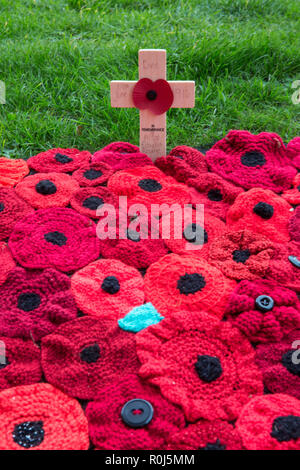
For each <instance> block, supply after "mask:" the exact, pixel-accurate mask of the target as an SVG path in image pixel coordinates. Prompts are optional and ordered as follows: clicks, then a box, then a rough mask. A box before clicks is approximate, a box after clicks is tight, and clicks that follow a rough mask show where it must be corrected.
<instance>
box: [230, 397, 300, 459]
mask: <svg viewBox="0 0 300 470" xmlns="http://www.w3.org/2000/svg"><path fill="white" fill-rule="evenodd" d="M236 428H237V430H238V432H239V433H240V435H241V437H242V441H243V445H244V447H245V448H246V449H248V450H300V401H299V400H297V399H296V398H294V397H290V396H289V395H284V394H283V393H277V394H275V395H264V396H260V397H254V398H253V399H252V400H251V401H250V402H249V403H247V405H246V406H245V407H244V409H243V410H242V412H241V414H240V416H239V418H238V420H237V423H236Z"/></svg>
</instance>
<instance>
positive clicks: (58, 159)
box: [27, 148, 92, 173]
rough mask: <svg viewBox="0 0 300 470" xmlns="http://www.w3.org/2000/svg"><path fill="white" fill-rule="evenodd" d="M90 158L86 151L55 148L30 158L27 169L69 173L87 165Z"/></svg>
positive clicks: (41, 171)
mask: <svg viewBox="0 0 300 470" xmlns="http://www.w3.org/2000/svg"><path fill="white" fill-rule="evenodd" d="M91 157H92V155H91V154H90V152H87V151H86V150H84V151H80V150H78V149H62V148H55V149H50V150H47V151H46V152H41V153H38V154H37V155H34V156H33V157H30V158H29V159H28V160H27V163H28V166H29V168H31V169H32V170H35V171H38V172H40V173H49V172H53V171H54V172H57V173H71V172H72V171H74V170H77V169H78V168H80V167H81V166H83V165H86V164H87V163H89V161H90V159H91Z"/></svg>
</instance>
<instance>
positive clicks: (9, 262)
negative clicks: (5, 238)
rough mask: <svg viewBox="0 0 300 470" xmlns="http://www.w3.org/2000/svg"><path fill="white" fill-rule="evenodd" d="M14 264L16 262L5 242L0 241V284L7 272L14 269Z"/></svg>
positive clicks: (4, 279)
mask: <svg viewBox="0 0 300 470" xmlns="http://www.w3.org/2000/svg"><path fill="white" fill-rule="evenodd" d="M15 266H16V263H15V261H14V259H13V257H12V254H11V251H10V249H9V248H8V246H7V243H5V242H0V285H1V284H3V282H5V281H6V278H7V275H8V273H9V272H10V271H11V270H12V269H14V267H15Z"/></svg>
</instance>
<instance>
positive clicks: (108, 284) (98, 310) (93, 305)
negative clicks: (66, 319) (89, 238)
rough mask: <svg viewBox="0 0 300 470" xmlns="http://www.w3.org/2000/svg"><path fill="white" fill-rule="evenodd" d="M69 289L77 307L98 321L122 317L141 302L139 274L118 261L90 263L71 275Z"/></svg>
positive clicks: (141, 286)
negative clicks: (98, 318) (99, 319)
mask: <svg viewBox="0 0 300 470" xmlns="http://www.w3.org/2000/svg"><path fill="white" fill-rule="evenodd" d="M71 288H72V292H73V295H74V297H75V300H76V303H77V305H78V308H80V310H82V311H83V312H84V313H86V314H87V315H94V316H96V317H100V318H105V317H106V318H111V319H113V320H116V319H118V318H122V317H123V316H124V315H126V313H128V312H130V310H132V308H133V307H136V306H137V305H140V304H142V303H143V302H144V281H143V278H142V276H141V274H140V273H139V272H138V271H137V270H136V269H135V268H133V267H132V266H127V265H126V264H124V263H122V262H121V261H119V260H113V259H101V260H98V261H95V262H94V263H91V264H89V265H88V266H86V267H85V268H83V269H81V270H80V271H77V272H76V273H75V274H74V275H73V276H72V280H71Z"/></svg>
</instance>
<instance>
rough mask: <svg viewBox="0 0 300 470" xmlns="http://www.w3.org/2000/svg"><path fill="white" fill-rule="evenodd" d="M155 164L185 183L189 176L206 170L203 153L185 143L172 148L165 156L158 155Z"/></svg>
mask: <svg viewBox="0 0 300 470" xmlns="http://www.w3.org/2000/svg"><path fill="white" fill-rule="evenodd" d="M155 165H156V166H157V167H158V168H159V169H160V170H161V171H163V172H164V173H165V174H166V175H169V176H173V178H175V179H176V180H177V181H179V182H181V183H186V182H187V180H188V179H189V178H193V177H196V176H198V174H199V173H206V172H207V163H206V160H205V156H204V155H203V153H201V152H199V150H197V149H194V148H192V147H188V146H187V145H179V146H178V147H175V148H173V149H172V150H171V152H170V153H169V154H168V155H167V156H166V157H159V158H158V159H157V160H156V161H155Z"/></svg>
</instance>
